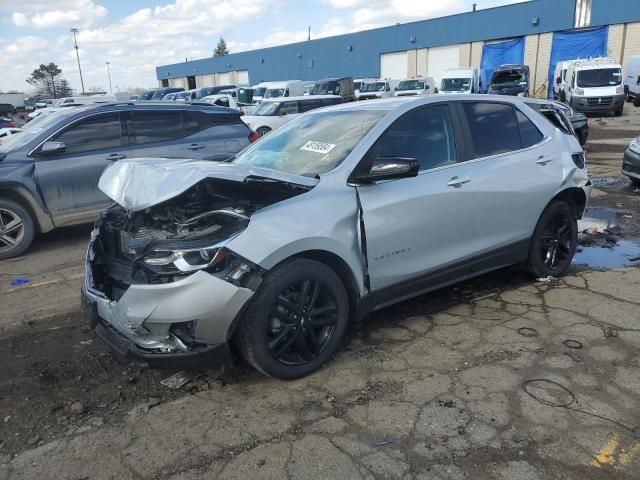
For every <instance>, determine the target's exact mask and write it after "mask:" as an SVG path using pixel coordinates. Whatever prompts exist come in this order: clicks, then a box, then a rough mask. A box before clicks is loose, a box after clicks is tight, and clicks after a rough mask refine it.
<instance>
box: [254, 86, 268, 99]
mask: <svg viewBox="0 0 640 480" xmlns="http://www.w3.org/2000/svg"><path fill="white" fill-rule="evenodd" d="M266 91H267V87H256V88H255V90H254V91H253V96H254V97H263V96H264V92H266Z"/></svg>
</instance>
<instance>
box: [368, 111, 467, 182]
mask: <svg viewBox="0 0 640 480" xmlns="http://www.w3.org/2000/svg"><path fill="white" fill-rule="evenodd" d="M370 155H373V157H371V158H377V157H388V156H392V157H407V158H415V159H416V160H418V162H419V163H420V170H429V169H432V168H437V167H442V166H444V165H451V164H454V163H456V158H457V157H456V144H455V138H454V134H453V126H452V123H451V114H450V112H449V107H448V106H447V105H437V106H433V107H428V108H421V109H418V110H413V111H411V112H409V113H406V114H404V115H403V116H402V117H400V118H399V119H398V120H396V121H395V122H394V124H393V125H391V127H389V128H388V129H387V131H386V132H384V134H383V135H382V136H381V137H380V139H379V140H378V142H377V143H376V144H375V145H374V146H373V148H372V150H371V152H370Z"/></svg>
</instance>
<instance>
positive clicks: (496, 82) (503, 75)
mask: <svg viewBox="0 0 640 480" xmlns="http://www.w3.org/2000/svg"><path fill="white" fill-rule="evenodd" d="M526 81H527V77H526V75H525V73H524V72H523V71H522V70H504V71H502V72H495V73H494V74H493V76H492V77H491V87H497V88H502V87H517V86H518V85H520V84H521V83H522V82H526Z"/></svg>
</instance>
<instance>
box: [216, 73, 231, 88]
mask: <svg viewBox="0 0 640 480" xmlns="http://www.w3.org/2000/svg"><path fill="white" fill-rule="evenodd" d="M230 83H231V74H230V73H229V72H224V73H219V74H218V85H229V84H230Z"/></svg>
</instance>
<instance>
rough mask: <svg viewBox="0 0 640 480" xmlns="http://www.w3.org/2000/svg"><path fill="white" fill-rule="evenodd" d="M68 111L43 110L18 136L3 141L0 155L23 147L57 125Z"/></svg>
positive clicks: (0, 146)
mask: <svg viewBox="0 0 640 480" xmlns="http://www.w3.org/2000/svg"><path fill="white" fill-rule="evenodd" d="M68 111H69V110H67V109H66V108H65V109H63V110H53V109H52V110H49V111H46V110H45V111H44V112H42V113H41V114H40V115H38V116H37V117H36V118H34V119H33V120H31V121H30V122H29V123H27V124H25V126H24V127H22V132H20V134H18V135H12V136H11V137H9V138H8V139H7V140H3V142H2V145H0V153H7V152H10V151H12V150H16V149H18V148H22V147H24V146H25V145H27V144H28V143H29V142H31V141H32V140H33V139H34V138H36V137H37V136H38V135H40V134H41V133H43V132H44V131H46V130H49V129H50V128H51V127H52V126H53V125H55V124H56V123H58V121H59V120H60V116H61V115H65V114H66V113H67V112H68Z"/></svg>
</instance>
